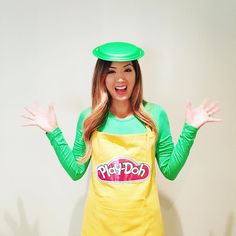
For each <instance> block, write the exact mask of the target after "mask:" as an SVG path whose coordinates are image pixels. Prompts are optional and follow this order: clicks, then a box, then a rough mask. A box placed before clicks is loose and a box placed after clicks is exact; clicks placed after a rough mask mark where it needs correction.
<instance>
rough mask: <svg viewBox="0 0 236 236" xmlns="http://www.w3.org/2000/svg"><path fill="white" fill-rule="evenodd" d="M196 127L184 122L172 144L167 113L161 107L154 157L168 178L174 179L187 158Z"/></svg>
mask: <svg viewBox="0 0 236 236" xmlns="http://www.w3.org/2000/svg"><path fill="white" fill-rule="evenodd" d="M197 131H198V128H196V127H193V126H191V125H189V124H188V123H186V122H185V123H184V126H183V129H182V132H181V134H180V136H179V139H178V142H177V144H176V145H175V146H174V143H173V140H172V136H171V132H170V124H169V120H168V117H167V114H166V112H165V110H164V109H162V111H161V113H160V115H159V134H158V140H157V143H156V157H157V162H158V165H159V168H160V170H161V172H162V173H163V175H164V176H165V177H166V178H168V179H169V180H174V179H175V178H176V177H177V175H178V173H179V172H180V170H181V169H182V167H183V165H184V163H185V162H186V160H187V157H188V155H189V152H190V149H191V147H192V145H193V143H194V139H195V137H196V134H197Z"/></svg>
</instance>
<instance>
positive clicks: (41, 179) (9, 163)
mask: <svg viewBox="0 0 236 236" xmlns="http://www.w3.org/2000/svg"><path fill="white" fill-rule="evenodd" d="M0 27H1V28H0V105H1V122H0V129H1V133H0V135H1V136H0V138H1V140H0V142H1V153H0V236H11V235H17V236H52V235H57V236H65V235H67V236H79V235H80V233H79V232H80V229H81V219H82V214H83V205H84V201H85V198H86V191H87V184H88V178H89V176H90V170H91V169H90V168H89V170H88V172H87V173H86V174H85V176H84V177H83V179H81V180H80V181H77V182H73V181H72V180H71V179H70V178H69V176H67V174H66V172H65V171H64V170H63V169H62V167H61V166H60V163H59V161H58V160H57V157H56V155H55V153H54V150H53V149H52V147H51V146H50V144H49V141H48V139H47V138H46V135H45V134H44V133H43V132H42V131H41V130H39V129H38V128H33V127H21V124H22V123H23V120H24V119H23V118H21V117H20V115H21V114H22V113H23V112H24V109H23V107H24V106H26V105H32V104H33V102H34V101H35V100H37V101H39V102H40V103H42V104H43V105H45V106H46V105H48V103H49V102H50V101H52V102H54V104H55V110H56V113H57V118H58V123H59V125H60V127H61V129H62V130H63V133H64V136H65V137H66V139H67V141H68V143H69V144H70V145H72V144H73V141H74V137H75V128H76V123H77V118H78V115H79V113H80V112H81V110H82V109H84V108H85V107H87V106H89V105H90V101H91V99H90V90H91V77H92V72H93V68H94V64H95V61H96V58H94V57H93V55H92V53H91V51H92V49H93V48H94V47H95V46H97V45H99V44H102V43H105V42H108V41H130V42H133V43H135V44H137V45H139V46H140V47H142V48H143V49H144V50H145V53H146V54H145V56H144V57H143V58H142V59H140V64H141V67H142V70H143V78H144V97H145V98H146V99H147V100H149V101H151V102H155V103H159V104H161V105H162V106H163V107H164V108H165V109H166V111H167V113H168V117H169V120H170V124H171V131H172V135H173V139H174V141H175V143H176V142H177V139H178V136H179V134H180V132H181V130H182V127H183V123H184V115H185V104H186V99H187V98H190V100H191V101H192V102H193V106H197V105H199V104H200V102H201V101H202V100H203V98H204V97H206V96H208V97H209V98H210V99H211V100H217V101H220V104H221V109H222V110H221V111H220V112H219V113H218V114H217V115H215V117H219V118H222V119H223V120H224V121H223V122H222V123H210V124H206V125H205V126H203V127H202V128H201V129H200V130H199V132H198V135H197V138H196V140H195V143H194V146H193V147H192V150H191V153H190V156H189V159H188V161H187V163H186V165H185V167H184V168H183V170H182V172H181V173H180V175H179V176H178V178H177V179H176V180H175V181H174V182H172V181H168V180H167V179H165V178H164V177H163V176H162V175H161V173H160V171H159V170H158V180H157V181H158V186H159V193H160V200H161V206H162V211H163V217H164V221H165V226H166V235H167V236H182V235H184V236H205V235H207V236H234V235H236V203H235V199H236V172H235V166H236V156H235V151H236V145H235V141H236V140H235V132H236V126H235V115H236V112H235V101H236V95H235V90H236V86H235V85H236V82H235V79H236V78H235V75H236V71H235V68H236V56H235V55H236V1H235V0H214V1H213V0H198V1H187V0H185V1H184V0H179V1H175V0H169V1H162V0H156V1H154V0H147V1H140V0H132V1H131V0H126V1H111V0H110V1H108V0H100V1H91V0H87V1H82V0H77V1H75V0H67V1H65V0H57V1H56V0H41V1H39V0H38V1H36V0H31V1H30V0H24V1H17V0H8V1H3V0H2V1H1V2H0Z"/></svg>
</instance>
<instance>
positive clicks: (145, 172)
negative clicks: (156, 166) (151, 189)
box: [96, 157, 150, 183]
mask: <svg viewBox="0 0 236 236" xmlns="http://www.w3.org/2000/svg"><path fill="white" fill-rule="evenodd" d="M96 172H97V177H98V179H99V180H100V181H103V182H104V181H105V182H118V183H119V182H132V181H135V182H137V181H144V180H145V179H146V178H147V177H148V176H149V174H150V167H149V165H148V164H146V163H143V162H136V161H134V160H133V159H131V158H129V157H115V158H113V159H112V160H111V161H110V162H108V163H103V164H100V165H99V166H97V168H96Z"/></svg>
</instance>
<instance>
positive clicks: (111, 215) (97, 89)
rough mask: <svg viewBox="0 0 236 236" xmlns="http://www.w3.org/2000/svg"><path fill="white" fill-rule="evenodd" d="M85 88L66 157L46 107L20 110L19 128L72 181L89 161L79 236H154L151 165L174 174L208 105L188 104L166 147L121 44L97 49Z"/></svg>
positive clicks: (158, 223) (158, 111)
mask: <svg viewBox="0 0 236 236" xmlns="http://www.w3.org/2000/svg"><path fill="white" fill-rule="evenodd" d="M93 54H94V55H95V56H96V57H97V58H98V60H97V63H96V66H95V70H94V75H93V82H92V106H91V107H88V108H86V109H84V110H83V111H82V112H81V114H80V116H79V120H78V124H77V130H76V138H75V142H74V146H73V149H72V150H71V149H70V147H69V146H68V144H67V142H66V140H65V139H64V137H63V134H62V131H61V129H60V128H59V127H58V124H57V120H56V115H55V112H54V108H53V105H49V109H48V110H47V111H44V110H43V108H42V107H40V106H39V105H37V106H36V107H35V108H34V109H30V108H28V107H26V108H25V109H26V111H27V112H28V114H27V115H23V116H24V117H25V118H27V119H28V120H29V123H27V124H25V126H38V127H39V128H41V129H42V130H44V131H45V132H46V135H47V137H48V138H49V140H50V142H51V144H52V146H53V148H54V149H55V152H56V154H57V156H58V158H59V160H60V162H61V164H62V166H63V167H64V169H65V170H66V171H67V173H68V174H69V175H70V176H71V178H72V179H73V180H78V179H80V178H81V177H82V176H83V175H84V173H85V172H86V169H87V167H88V164H89V162H90V160H91V161H92V177H91V180H90V185H89V191H88V196H87V201H86V206H85V210H84V220H83V228H82V235H83V236H94V235H99V236H100V235H104V236H116V235H117V236H121V235H122V236H126V235H127V236H144V235H148V236H154V235H155V236H162V235H164V229H163V224H162V216H161V210H160V204H159V198H158V191H157V186H156V170H155V161H157V163H158V165H159V168H160V170H161V172H162V173H163V174H164V176H165V177H166V178H168V179H170V180H174V179H175V178H176V176H177V175H178V173H179V172H180V170H181V169H182V167H183V165H184V163H185V161H186V159H187V157H188V155H189V152H190V149H191V147H192V145H193V142H194V139H195V137H196V134H197V131H198V130H199V128H200V127H201V126H203V125H204V124H206V123H208V122H216V121H221V119H218V118H213V117H212V115H213V114H214V113H216V112H217V111H218V110H219V106H217V103H216V102H212V103H211V104H208V100H207V99H204V101H203V102H202V103H201V105H200V106H198V107H196V108H192V106H191V102H190V101H188V103H187V107H186V118H185V122H184V127H183V130H182V132H181V135H180V137H179V140H178V142H177V144H176V145H175V146H174V144H173V141H172V136H171V133H170V126H169V121H168V117H167V114H166V112H165V110H164V109H163V108H162V107H161V106H160V105H159V104H154V103H150V102H147V101H145V100H144V99H143V85H142V75H141V70H140V67H139V63H138V59H139V58H141V57H142V56H143V55H144V52H143V50H142V49H141V48H139V47H137V46H135V45H133V44H130V43H126V42H112V43H107V44H103V45H101V46H99V47H97V48H95V49H94V50H93Z"/></svg>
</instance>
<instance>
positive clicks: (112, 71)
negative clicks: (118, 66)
mask: <svg viewBox="0 0 236 236" xmlns="http://www.w3.org/2000/svg"><path fill="white" fill-rule="evenodd" d="M114 72H115V71H114V70H109V71H108V72H107V74H111V73H114Z"/></svg>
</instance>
